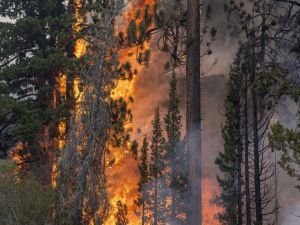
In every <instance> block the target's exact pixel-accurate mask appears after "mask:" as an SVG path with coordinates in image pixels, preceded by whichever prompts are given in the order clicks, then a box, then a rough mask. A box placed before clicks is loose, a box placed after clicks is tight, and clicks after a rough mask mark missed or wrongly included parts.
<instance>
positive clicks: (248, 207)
mask: <svg viewBox="0 0 300 225" xmlns="http://www.w3.org/2000/svg"><path fill="white" fill-rule="evenodd" d="M244 72H245V87H244V89H245V92H244V138H245V147H244V148H245V189H246V190H245V192H246V193H245V195H246V225H251V196H250V175H249V140H248V132H249V129H248V76H247V71H244Z"/></svg>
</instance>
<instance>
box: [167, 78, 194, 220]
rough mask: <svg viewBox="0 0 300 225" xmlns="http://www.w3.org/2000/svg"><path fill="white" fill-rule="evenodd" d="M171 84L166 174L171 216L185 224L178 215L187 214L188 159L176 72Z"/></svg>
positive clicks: (171, 218) (172, 218)
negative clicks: (183, 136) (182, 136)
mask: <svg viewBox="0 0 300 225" xmlns="http://www.w3.org/2000/svg"><path fill="white" fill-rule="evenodd" d="M169 84H170V88H169V105H168V111H167V114H166V116H165V117H164V122H165V126H166V133H167V137H168V139H167V143H166V156H165V157H166V167H167V171H168V173H166V176H167V180H168V181H167V183H168V188H169V190H170V193H169V194H170V196H171V201H172V202H171V206H170V215H169V216H170V220H171V221H172V222H173V223H175V224H184V222H185V219H184V218H180V217H178V215H180V214H181V215H185V216H187V198H186V194H187V186H188V169H187V168H188V163H187V161H188V160H187V152H186V149H185V142H184V141H183V140H181V128H182V124H181V115H180V112H179V97H178V94H177V79H176V75H175V73H173V75H172V78H171V80H170V83H169Z"/></svg>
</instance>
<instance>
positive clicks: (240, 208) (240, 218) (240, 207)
mask: <svg viewBox="0 0 300 225" xmlns="http://www.w3.org/2000/svg"><path fill="white" fill-rule="evenodd" d="M237 107H238V110H237V115H238V118H237V119H238V127H239V133H238V189H237V192H238V193H237V194H238V196H237V197H238V225H242V224H243V199H242V198H243V193H242V154H243V152H242V137H241V113H240V104H239V105H238V106H237Z"/></svg>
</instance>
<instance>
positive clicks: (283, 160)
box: [269, 116, 300, 191]
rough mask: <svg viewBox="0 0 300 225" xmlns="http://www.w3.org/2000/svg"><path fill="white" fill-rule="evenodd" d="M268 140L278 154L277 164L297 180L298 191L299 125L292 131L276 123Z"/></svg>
mask: <svg viewBox="0 0 300 225" xmlns="http://www.w3.org/2000/svg"><path fill="white" fill-rule="evenodd" d="M299 119H300V116H299ZM269 140H270V145H271V146H272V148H273V149H274V150H277V151H279V152H280V159H279V161H278V164H279V165H280V166H281V168H282V169H283V170H285V171H286V173H287V174H288V175H289V176H290V177H292V178H295V179H296V180H297V182H298V183H299V184H297V185H296V188H297V189H298V190H299V191H300V173H299V167H300V123H299V124H298V126H297V128H296V129H295V130H294V129H288V128H285V127H283V125H282V124H280V123H278V122H277V123H276V124H274V125H273V126H272V128H271V133H270V134H269Z"/></svg>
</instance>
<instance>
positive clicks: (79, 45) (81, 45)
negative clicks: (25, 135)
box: [51, 0, 86, 188]
mask: <svg viewBox="0 0 300 225" xmlns="http://www.w3.org/2000/svg"><path fill="white" fill-rule="evenodd" d="M73 4H74V17H75V20H76V21H75V23H74V24H73V27H72V29H73V33H74V34H76V33H78V32H79V31H80V30H81V25H82V23H83V22H84V16H83V15H81V13H80V12H79V11H80V8H81V6H82V3H81V0H75V1H74V3H73ZM85 53H86V42H85V41H84V40H82V39H77V40H76V42H75V46H74V55H75V56H76V57H77V58H80V57H82V56H83V55H85ZM56 83H57V86H58V96H57V95H56V94H54V101H53V102H54V107H56V106H57V98H58V97H60V98H64V99H65V98H66V92H67V76H66V74H59V76H58V77H57V79H56ZM79 83H80V80H79V78H75V80H74V83H73V92H74V97H75V99H76V103H78V102H79V101H80V98H81V97H80V89H79ZM76 103H75V111H76V110H78V108H77V105H78V104H76ZM65 136H66V123H65V121H60V122H59V124H58V140H57V144H56V145H57V148H58V150H60V151H61V150H62V149H63V147H64V146H65V138H66V137H65ZM53 157H54V160H53V163H52V175H51V184H52V187H53V188H55V187H56V182H57V181H56V180H57V160H58V159H57V157H56V156H55V155H54V156H53Z"/></svg>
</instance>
